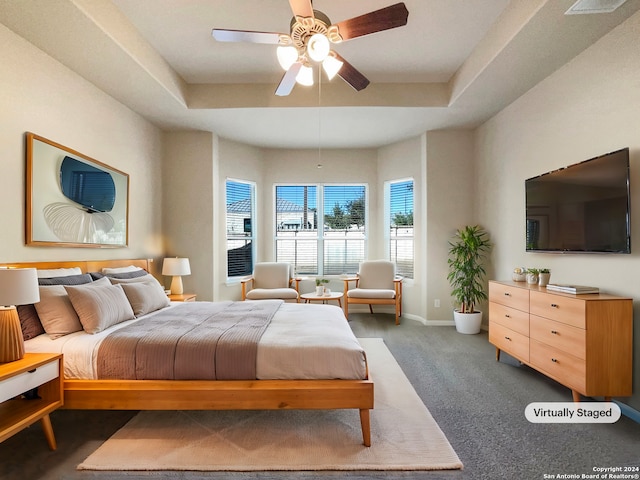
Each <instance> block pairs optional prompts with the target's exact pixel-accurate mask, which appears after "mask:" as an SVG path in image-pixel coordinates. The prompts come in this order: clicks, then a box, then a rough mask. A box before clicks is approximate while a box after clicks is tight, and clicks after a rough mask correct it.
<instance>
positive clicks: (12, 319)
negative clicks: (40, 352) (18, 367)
mask: <svg viewBox="0 0 640 480" xmlns="http://www.w3.org/2000/svg"><path fill="white" fill-rule="evenodd" d="M23 357H24V338H23V337H22V328H21V327H20V318H18V311H17V310H16V307H4V308H0V363H7V362H14V361H16V360H20V359H21V358H23Z"/></svg>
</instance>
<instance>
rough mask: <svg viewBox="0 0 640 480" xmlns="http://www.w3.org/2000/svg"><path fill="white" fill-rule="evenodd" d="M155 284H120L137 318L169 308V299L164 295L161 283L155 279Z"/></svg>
mask: <svg viewBox="0 0 640 480" xmlns="http://www.w3.org/2000/svg"><path fill="white" fill-rule="evenodd" d="M154 282H155V283H154ZM154 282H133V283H120V284H119V285H120V286H121V287H122V288H123V289H124V293H125V294H126V295H127V298H128V299H129V303H130V304H131V308H132V309H133V313H134V314H135V316H136V317H139V316H141V315H144V314H145V313H150V312H155V311H156V310H160V309H161V308H164V307H167V306H169V303H170V302H169V297H167V295H166V294H165V293H164V289H163V288H162V286H161V285H160V283H158V281H157V280H155V279H154Z"/></svg>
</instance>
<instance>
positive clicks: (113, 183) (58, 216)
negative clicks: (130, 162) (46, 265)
mask: <svg viewBox="0 0 640 480" xmlns="http://www.w3.org/2000/svg"><path fill="white" fill-rule="evenodd" d="M26 195H27V199H26V244H27V245H33V246H55V247H93V248H108V247H126V246H127V244H128V222H129V175H127V174H126V173H124V172H121V171H119V170H116V169H115V168H112V167H109V166H108V165H105V164H104V163H102V162H99V161H97V160H94V159H93V158H90V157H87V156H86V155H83V154H81V153H79V152H76V151H75V150H72V149H70V148H68V147H65V146H63V145H60V144H58V143H56V142H53V141H51V140H48V139H46V138H43V137H40V136H38V135H36V134H33V133H27V183H26Z"/></svg>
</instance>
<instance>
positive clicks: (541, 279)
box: [538, 273, 551, 287]
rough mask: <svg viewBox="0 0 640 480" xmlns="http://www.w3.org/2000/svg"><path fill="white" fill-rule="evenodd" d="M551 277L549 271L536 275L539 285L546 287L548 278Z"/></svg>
mask: <svg viewBox="0 0 640 480" xmlns="http://www.w3.org/2000/svg"><path fill="white" fill-rule="evenodd" d="M550 279H551V274H550V273H541V274H539V275H538V285H540V286H541V287H546V286H547V285H549V280H550Z"/></svg>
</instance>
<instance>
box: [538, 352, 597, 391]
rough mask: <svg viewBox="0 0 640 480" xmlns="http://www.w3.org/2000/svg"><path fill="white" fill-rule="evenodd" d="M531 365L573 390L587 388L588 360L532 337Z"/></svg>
mask: <svg viewBox="0 0 640 480" xmlns="http://www.w3.org/2000/svg"><path fill="white" fill-rule="evenodd" d="M530 353H531V366H533V367H535V368H536V369H538V370H540V371H541V372H542V373H544V374H545V375H547V376H549V377H551V378H553V379H554V380H557V381H558V382H560V383H562V384H563V385H567V386H568V387H570V388H572V389H573V390H577V391H579V392H585V390H586V362H585V361H584V360H582V359H580V358H578V357H575V356H573V355H571V354H569V353H566V352H563V351H561V350H558V349H557V348H554V347H551V346H549V345H545V344H544V343H540V342H539V341H537V340H533V339H531V351H530Z"/></svg>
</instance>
